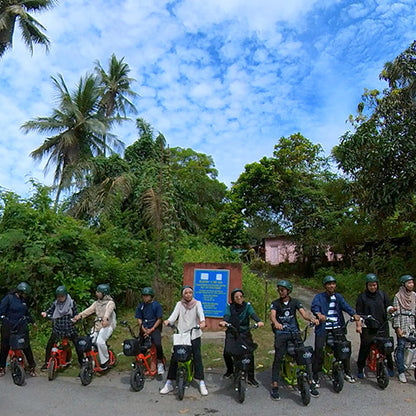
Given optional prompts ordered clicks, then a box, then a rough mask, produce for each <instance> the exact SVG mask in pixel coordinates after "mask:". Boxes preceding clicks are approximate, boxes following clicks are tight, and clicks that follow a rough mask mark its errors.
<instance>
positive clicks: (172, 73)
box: [0, 0, 416, 196]
mask: <svg viewBox="0 0 416 416" xmlns="http://www.w3.org/2000/svg"><path fill="white" fill-rule="evenodd" d="M35 17H36V18H37V19H38V20H39V21H40V22H41V23H42V24H43V25H44V26H45V27H46V28H47V35H48V36H49V38H50V40H51V51H50V53H49V54H45V53H44V50H43V49H42V48H39V47H38V48H35V51H34V54H33V56H31V55H30V52H29V51H28V50H27V49H25V46H24V45H23V44H22V42H21V40H20V32H19V30H18V29H17V30H16V33H15V37H14V45H13V49H12V50H10V51H8V52H7V53H6V54H5V55H4V56H3V58H1V59H0V108H1V110H2V111H1V112H0V157H1V164H0V186H1V187H2V188H6V189H9V190H12V191H14V192H16V193H18V194H19V195H22V196H26V195H27V193H28V192H29V190H30V185H29V183H28V180H29V179H30V178H35V179H36V180H38V181H40V182H42V183H45V184H47V185H50V184H51V177H50V175H49V176H46V177H45V176H44V174H43V167H44V165H43V164H39V163H35V162H34V161H32V160H31V158H30V156H29V153H30V152H31V151H32V150H34V149H35V148H37V147H38V146H40V144H41V143H42V142H43V140H44V139H45V137H42V136H40V135H38V134H35V133H31V134H28V135H25V134H24V133H23V132H22V131H21V130H20V126H21V125H22V124H23V123H24V122H26V121H28V120H30V119H33V118H35V117H38V116H49V115H50V114H51V109H52V108H53V107H55V106H56V101H55V100H56V95H55V92H54V90H53V88H52V83H51V79H50V77H51V76H56V75H57V74H58V73H60V74H62V75H63V77H64V79H65V81H66V83H67V85H68V86H70V87H74V86H75V85H76V83H77V82H78V81H79V78H80V77H81V76H83V75H85V73H86V72H88V71H89V72H91V71H92V70H93V68H94V62H95V61H96V60H99V61H100V62H101V64H102V66H103V67H105V68H106V67H107V63H108V60H109V58H110V56H111V54H112V53H115V54H116V56H117V57H118V58H121V57H125V61H126V62H127V63H128V64H129V66H130V67H131V69H132V72H131V76H132V77H133V78H135V79H136V82H135V83H134V84H133V89H134V90H135V91H137V92H138V93H139V94H140V97H139V98H138V99H137V101H136V102H135V104H136V107H137V108H138V110H139V116H140V117H142V118H144V119H145V120H146V121H147V122H149V123H150V124H151V125H152V126H153V128H154V130H155V132H158V131H160V132H161V133H163V134H164V136H165V137H166V139H167V142H168V144H169V145H170V146H171V147H174V146H180V147H184V148H186V147H191V148H192V149H194V150H196V151H198V152H202V153H206V154H209V155H211V156H212V157H213V159H214V162H215V165H216V168H217V169H218V172H219V175H218V178H219V180H221V181H222V182H224V183H226V184H227V185H228V186H229V185H230V184H231V183H232V182H233V181H236V180H237V179H238V177H239V175H240V173H241V172H243V170H244V166H245V165H246V164H247V163H251V162H254V161H258V160H259V159H260V158H261V157H263V156H271V155H272V152H273V147H274V145H275V144H276V143H277V141H278V140H279V138H280V137H282V136H289V135H290V134H293V133H296V132H300V133H301V134H303V135H304V136H305V137H307V138H308V139H310V140H311V141H312V142H314V143H320V144H321V145H322V146H323V148H324V150H325V152H326V153H327V154H329V153H330V151H331V149H332V148H333V147H334V146H335V145H336V144H338V142H339V137H340V136H341V135H342V134H343V133H344V132H345V131H347V130H348V129H349V125H348V124H346V122H345V121H346V119H347V118H348V116H349V114H351V113H354V112H355V109H356V106H357V104H358V102H359V100H360V96H361V94H362V92H363V90H364V88H365V87H367V88H379V89H382V88H384V87H385V84H384V83H381V82H380V81H379V80H378V75H379V73H380V72H381V70H382V68H383V65H384V63H385V62H387V61H390V60H393V59H394V58H395V57H396V56H397V55H398V54H399V53H400V52H402V51H403V50H404V49H406V48H407V47H408V46H409V44H410V43H411V42H412V41H413V40H414V39H416V34H415V28H416V8H415V3H414V0H402V1H396V2H395V1H393V0H357V1H354V0H320V1H316V0H172V1H165V0H104V1H103V0H100V1H98V0H71V1H65V0H61V1H60V2H59V4H58V6H57V7H56V8H54V9H53V10H50V11H47V12H44V13H42V14H39V15H35ZM117 134H118V135H119V137H120V138H121V139H122V140H123V141H124V143H125V144H126V146H128V145H129V144H131V143H133V142H134V141H135V140H136V139H137V132H136V130H135V125H134V122H133V121H131V122H130V123H128V124H126V125H125V126H124V127H123V128H121V129H120V130H119V131H117Z"/></svg>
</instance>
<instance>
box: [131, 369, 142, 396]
mask: <svg viewBox="0 0 416 416" xmlns="http://www.w3.org/2000/svg"><path fill="white" fill-rule="evenodd" d="M130 386H131V389H132V390H133V391H140V390H142V389H143V387H144V374H143V367H142V365H140V364H138V365H137V366H136V368H135V369H133V371H132V372H131V374H130Z"/></svg>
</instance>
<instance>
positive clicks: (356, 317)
mask: <svg viewBox="0 0 416 416" xmlns="http://www.w3.org/2000/svg"><path fill="white" fill-rule="evenodd" d="M352 317H353V318H354V320H355V332H357V334H361V333H362V332H363V330H362V325H361V316H360V315H357V314H355V315H353V316H352Z"/></svg>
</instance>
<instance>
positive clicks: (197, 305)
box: [160, 286, 208, 396]
mask: <svg viewBox="0 0 416 416" xmlns="http://www.w3.org/2000/svg"><path fill="white" fill-rule="evenodd" d="M176 321H178V323H177V327H178V331H179V333H180V334H182V333H184V332H186V331H190V330H191V329H192V328H194V327H195V326H197V325H199V328H200V329H194V330H193V331H192V334H191V344H192V354H193V357H194V365H195V372H194V376H195V380H199V391H200V392H201V395H202V396H207V395H208V390H207V387H206V385H205V381H204V365H203V364H202V355H201V335H202V331H201V329H204V328H205V315H204V310H203V309H202V304H201V302H200V301H199V300H196V299H195V298H194V291H193V289H192V287H191V286H183V288H182V299H181V300H180V301H179V302H178V303H177V304H176V306H175V309H174V310H173V312H172V314H171V315H170V316H169V318H168V319H167V320H166V321H164V324H165V325H166V326H167V325H172V324H174V323H175V322H176ZM177 369H178V363H177V362H176V361H175V360H174V356H173V355H172V358H171V360H170V365H169V371H168V376H167V380H166V384H165V386H164V387H163V388H162V389H161V390H160V394H168V393H169V392H171V391H173V383H172V381H173V380H175V379H176V372H177Z"/></svg>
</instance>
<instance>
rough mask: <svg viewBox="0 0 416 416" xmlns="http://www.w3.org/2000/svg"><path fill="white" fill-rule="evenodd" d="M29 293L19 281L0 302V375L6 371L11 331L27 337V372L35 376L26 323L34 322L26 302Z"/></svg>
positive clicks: (25, 285)
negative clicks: (0, 322)
mask: <svg viewBox="0 0 416 416" xmlns="http://www.w3.org/2000/svg"><path fill="white" fill-rule="evenodd" d="M30 293H31V288H30V286H29V285H28V284H27V283H26V282H21V283H19V284H18V285H17V287H16V289H13V290H11V291H10V292H9V293H8V294H7V295H6V296H5V297H4V298H3V299H2V300H1V302H0V319H1V320H2V326H1V349H0V377H2V376H4V375H5V373H6V360H7V355H8V354H9V349H10V335H11V332H12V331H13V332H14V331H18V333H19V334H24V336H25V338H26V339H27V348H25V349H23V353H24V354H25V356H26V359H27V362H28V365H29V372H30V375H31V376H32V377H36V363H35V359H34V357H33V352H32V348H31V347H30V340H29V329H28V326H27V324H28V323H34V321H33V319H32V316H31V315H30V313H29V308H28V305H27V302H26V298H27V296H29V295H30Z"/></svg>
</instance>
